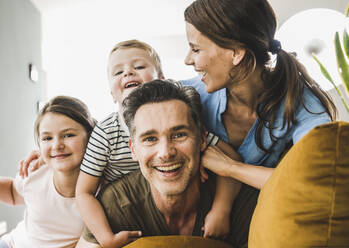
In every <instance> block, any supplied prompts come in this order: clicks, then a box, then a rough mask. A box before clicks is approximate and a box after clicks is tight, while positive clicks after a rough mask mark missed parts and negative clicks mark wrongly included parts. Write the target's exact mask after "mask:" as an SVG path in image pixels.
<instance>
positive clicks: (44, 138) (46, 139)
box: [41, 136, 52, 141]
mask: <svg viewBox="0 0 349 248" xmlns="http://www.w3.org/2000/svg"><path fill="white" fill-rule="evenodd" d="M49 140H52V137H50V136H43V137H42V138H41V141H49Z"/></svg>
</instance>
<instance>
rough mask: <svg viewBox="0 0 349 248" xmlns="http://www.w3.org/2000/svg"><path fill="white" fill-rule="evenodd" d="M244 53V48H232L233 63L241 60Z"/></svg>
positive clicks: (236, 63) (235, 63)
mask: <svg viewBox="0 0 349 248" xmlns="http://www.w3.org/2000/svg"><path fill="white" fill-rule="evenodd" d="M245 54H246V49H244V48H236V49H234V52H233V55H232V56H233V58H232V59H233V65H235V66H236V65H238V64H239V63H240V62H241V60H242V59H243V58H244V57H245Z"/></svg>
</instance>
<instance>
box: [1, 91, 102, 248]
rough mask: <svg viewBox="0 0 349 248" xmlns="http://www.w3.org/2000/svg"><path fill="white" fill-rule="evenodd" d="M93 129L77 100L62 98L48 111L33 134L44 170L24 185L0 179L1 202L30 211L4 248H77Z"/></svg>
mask: <svg viewBox="0 0 349 248" xmlns="http://www.w3.org/2000/svg"><path fill="white" fill-rule="evenodd" d="M94 125H95V121H94V119H93V118H92V117H91V116H90V113H89V111H88V109H87V107H86V105H85V104H84V103H83V102H81V101H80V100H78V99H76V98H73V97H67V96H58V97H55V98H53V99H52V100H51V101H50V102H48V103H47V104H46V105H45V106H44V107H43V109H42V110H41V111H40V113H39V115H38V117H37V119H36V122H35V128H34V133H35V138H36V141H37V144H38V146H39V148H40V154H41V158H42V159H43V161H44V163H45V165H44V166H41V167H40V168H39V169H38V170H36V171H35V172H33V173H31V174H30V175H29V177H27V178H25V179H22V178H21V177H19V176H16V178H15V179H13V178H4V177H0V201H1V202H4V203H6V204H10V205H20V204H25V205H26V209H25V213H24V220H23V221H21V222H20V223H19V224H18V225H17V227H16V228H15V229H14V230H12V231H11V232H10V233H8V234H6V235H4V236H3V237H2V238H1V240H0V247H1V248H5V247H6V248H9V247H21V248H25V247H75V244H76V242H77V241H78V239H79V238H80V235H81V232H82V229H83V222H82V219H81V217H80V214H79V212H78V209H77V207H76V203H75V187H76V182H77V178H78V175H79V171H80V163H81V160H82V158H83V155H84V153H85V148H86V144H87V141H88V138H89V136H90V133H91V132H92V130H93V127H94Z"/></svg>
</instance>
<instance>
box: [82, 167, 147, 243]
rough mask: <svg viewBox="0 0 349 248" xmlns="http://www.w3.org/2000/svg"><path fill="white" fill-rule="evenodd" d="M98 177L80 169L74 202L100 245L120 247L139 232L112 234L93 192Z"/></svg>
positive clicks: (95, 189)
mask: <svg viewBox="0 0 349 248" xmlns="http://www.w3.org/2000/svg"><path fill="white" fill-rule="evenodd" d="M98 185H99V177H94V176H91V175H89V174H87V173H85V172H83V171H80V175H79V178H78V182H77V185H76V202H77V205H78V208H79V211H80V214H81V217H82V219H83V221H84V223H85V225H86V226H87V227H88V228H89V230H90V231H91V233H93V235H94V236H95V238H96V239H97V241H98V242H99V244H100V245H101V246H102V247H106V248H108V247H121V246H123V245H125V244H126V243H128V242H130V241H132V240H134V239H135V238H139V237H140V235H141V234H140V233H139V232H126V231H124V232H119V233H117V234H114V233H113V232H112V230H111V228H110V226H109V222H108V220H107V217H106V216H105V213H104V210H103V207H102V205H101V204H100V203H99V201H98V200H97V199H96V197H95V194H96V191H97V188H98Z"/></svg>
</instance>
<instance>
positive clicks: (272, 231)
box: [249, 122, 349, 248]
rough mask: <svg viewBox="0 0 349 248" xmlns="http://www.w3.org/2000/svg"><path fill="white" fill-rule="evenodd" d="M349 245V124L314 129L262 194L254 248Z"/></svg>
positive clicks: (251, 236)
mask: <svg viewBox="0 0 349 248" xmlns="http://www.w3.org/2000/svg"><path fill="white" fill-rule="evenodd" d="M254 247H258V248H264V247H268V248H274V247H275V248H276V247H277V248H281V247H282V248H284V247H292V248H293V247H349V123H348V122H333V123H330V124H325V125H321V126H318V127H316V128H314V129H313V130H312V131H310V132H309V133H308V134H307V135H306V136H305V137H303V138H302V139H301V140H300V141H299V142H298V143H297V144H296V145H294V146H293V147H292V148H291V149H290V150H289V152H288V153H287V154H286V155H285V157H284V158H283V159H282V160H281V161H280V163H279V165H278V167H277V168H276V169H275V171H274V173H273V174H272V176H271V177H270V179H269V180H268V181H267V183H266V184H265V186H264V187H263V189H262V190H261V192H260V195H259V199H258V203H257V206H256V209H255V212H254V214H253V217H252V222H251V226H250V234H249V248H254Z"/></svg>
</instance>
